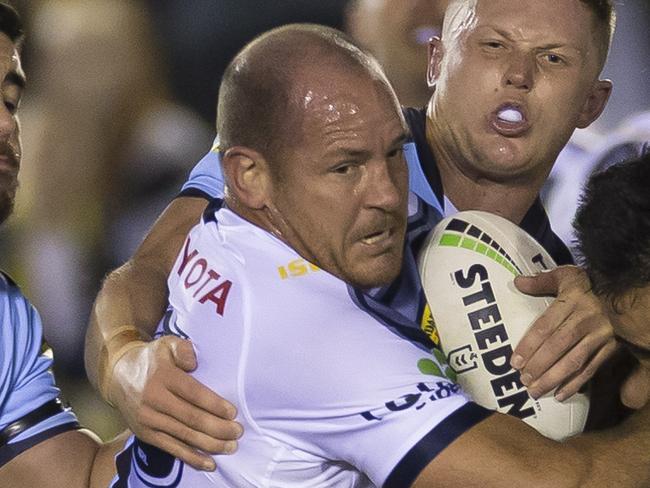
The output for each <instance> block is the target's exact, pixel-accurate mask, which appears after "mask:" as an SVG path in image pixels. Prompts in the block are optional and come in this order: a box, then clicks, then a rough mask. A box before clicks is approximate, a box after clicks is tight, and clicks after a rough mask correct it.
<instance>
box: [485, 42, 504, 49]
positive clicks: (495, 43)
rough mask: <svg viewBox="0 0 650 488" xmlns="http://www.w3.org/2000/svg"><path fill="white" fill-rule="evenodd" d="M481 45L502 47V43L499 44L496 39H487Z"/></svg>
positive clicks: (491, 47) (495, 47)
mask: <svg viewBox="0 0 650 488" xmlns="http://www.w3.org/2000/svg"><path fill="white" fill-rule="evenodd" d="M483 45H484V46H485V47H487V48H490V49H499V48H502V47H503V44H501V43H500V42H498V41H487V42H484V43H483Z"/></svg>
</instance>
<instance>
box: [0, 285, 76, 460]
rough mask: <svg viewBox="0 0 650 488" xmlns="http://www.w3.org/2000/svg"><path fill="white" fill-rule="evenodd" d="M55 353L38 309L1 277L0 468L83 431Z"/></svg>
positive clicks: (16, 288) (14, 286)
mask: <svg viewBox="0 0 650 488" xmlns="http://www.w3.org/2000/svg"><path fill="white" fill-rule="evenodd" d="M51 366H52V355H51V351H50V350H49V349H48V348H47V347H46V346H45V345H44V342H43V326H42V324H41V319H40V317H39V315H38V312H37V311H36V309H35V308H34V307H33V306H32V305H31V304H30V303H29V301H28V300H27V299H26V298H25V297H24V296H23V294H22V293H21V291H20V289H19V288H18V287H17V286H16V284H15V283H13V282H12V281H11V280H10V279H9V278H8V277H6V276H5V275H3V274H2V273H0V467H1V466H3V465H4V464H6V463H7V462H9V461H11V460H12V459H13V458H14V457H16V456H17V455H18V454H20V453H22V452H23V451H25V450H27V449H29V448H30V447H32V446H34V445H36V444H38V443H40V442H42V441H44V440H46V439H49V438H50V437H53V436H55V435H57V434H60V433H61V432H65V431H67V430H72V429H76V428H78V427H79V424H78V423H77V418H76V417H75V415H74V414H73V413H72V411H70V410H69V409H65V408H63V407H62V406H61V403H60V402H59V401H58V396H59V389H58V388H57V387H56V385H55V384H54V376H53V375H52V372H51V371H50V368H51Z"/></svg>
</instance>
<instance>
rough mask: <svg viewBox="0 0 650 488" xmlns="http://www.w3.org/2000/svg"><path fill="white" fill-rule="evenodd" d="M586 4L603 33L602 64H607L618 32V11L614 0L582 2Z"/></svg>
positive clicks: (585, 0) (584, 0) (582, 0)
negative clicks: (615, 34) (613, 39)
mask: <svg viewBox="0 0 650 488" xmlns="http://www.w3.org/2000/svg"><path fill="white" fill-rule="evenodd" d="M580 1H581V2H582V3H584V4H585V5H586V6H587V7H588V8H589V9H590V10H591V11H592V12H593V14H594V16H595V17H596V24H597V26H598V28H599V29H600V30H601V31H602V33H601V35H600V37H601V42H602V45H601V51H602V64H603V65H604V64H605V61H606V59H607V53H608V51H609V46H610V45H611V43H612V38H613V37H614V31H615V30H616V9H615V8H614V2H613V0H580Z"/></svg>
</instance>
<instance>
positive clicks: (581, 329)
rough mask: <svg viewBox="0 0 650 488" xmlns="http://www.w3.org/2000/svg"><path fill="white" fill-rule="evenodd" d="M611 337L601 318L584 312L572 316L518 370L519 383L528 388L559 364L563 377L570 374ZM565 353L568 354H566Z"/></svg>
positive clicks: (605, 322) (604, 319) (605, 320)
mask: <svg viewBox="0 0 650 488" xmlns="http://www.w3.org/2000/svg"><path fill="white" fill-rule="evenodd" d="M612 340H613V334H612V333H611V328H610V327H609V322H608V321H607V319H606V318H605V317H603V316H601V315H597V316H593V315H591V314H590V313H586V312H575V313H572V314H571V315H570V316H569V317H568V318H567V319H566V320H565V321H564V322H563V323H562V324H561V325H560V327H558V328H557V329H556V330H555V332H554V333H553V334H552V335H551V336H550V337H549V338H548V339H547V340H546V341H545V342H544V343H543V344H542V345H541V346H540V347H539V349H537V351H535V353H534V355H533V357H531V359H530V360H529V361H528V363H527V364H526V366H525V367H524V368H523V369H522V370H521V372H522V381H523V382H524V383H525V384H528V385H530V383H531V382H532V381H535V380H536V379H537V378H539V377H540V376H541V375H542V374H544V373H545V372H546V371H547V370H548V369H549V368H550V367H551V366H553V365H554V364H556V363H557V362H560V361H563V362H564V364H566V366H567V368H571V367H574V369H573V370H570V371H569V370H567V371H568V372H567V374H572V373H574V372H575V371H577V370H578V369H580V367H582V365H583V364H585V363H586V362H587V361H588V360H589V358H591V357H592V356H593V355H594V354H595V353H596V351H597V350H598V349H599V348H600V347H602V346H603V345H604V344H605V343H606V342H607V341H612ZM567 351H570V352H569V353H568V354H566V356H565V353H567Z"/></svg>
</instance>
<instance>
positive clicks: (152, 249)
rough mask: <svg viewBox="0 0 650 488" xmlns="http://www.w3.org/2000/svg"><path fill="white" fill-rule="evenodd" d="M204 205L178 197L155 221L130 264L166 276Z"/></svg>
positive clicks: (193, 198) (198, 201)
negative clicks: (144, 267) (141, 265)
mask: <svg viewBox="0 0 650 488" xmlns="http://www.w3.org/2000/svg"><path fill="white" fill-rule="evenodd" d="M207 204H208V201H207V200H206V199H205V198H200V197H179V198H176V199H175V200H173V201H172V202H171V203H170V204H169V205H168V206H167V208H166V209H165V210H164V211H163V213H162V214H161V215H160V217H158V220H156V222H155V223H154V225H153V227H152V228H151V230H150V231H149V233H148V234H147V236H146V237H145V238H144V241H143V242H142V244H140V247H139V248H138V249H137V251H136V252H135V254H134V256H133V258H132V260H131V261H132V262H133V263H134V265H135V266H138V265H139V264H140V263H142V264H143V265H147V266H148V267H151V268H153V269H156V270H158V271H159V272H161V274H162V275H164V276H166V275H168V274H169V272H170V271H171V268H172V266H173V264H174V261H175V259H176V256H177V255H178V253H179V251H180V249H181V245H182V244H183V241H184V240H185V237H186V236H187V233H188V232H189V231H190V229H191V228H192V227H193V226H194V225H195V224H196V223H197V222H198V221H199V219H200V217H201V214H202V213H203V211H204V210H205V208H206V206H207Z"/></svg>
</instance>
